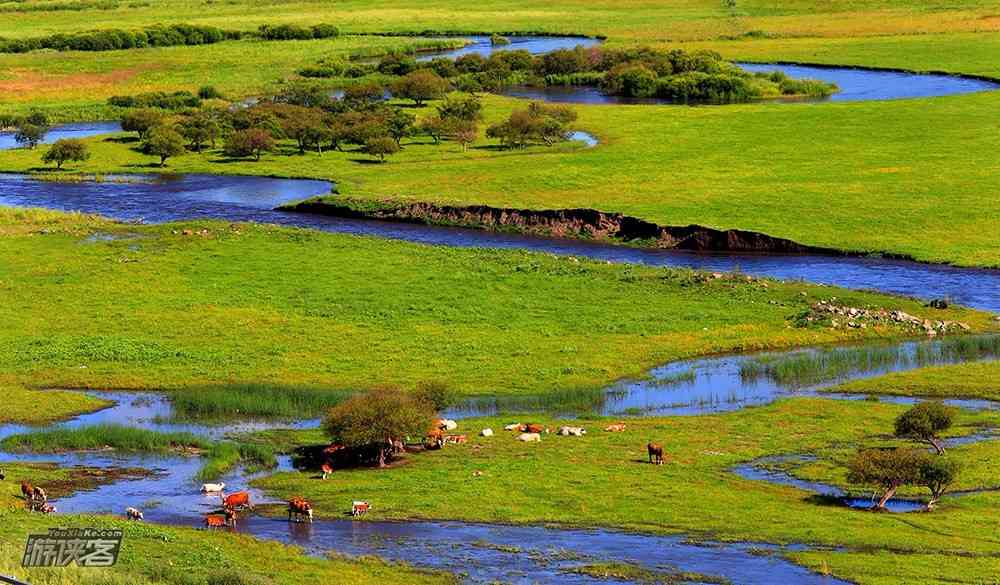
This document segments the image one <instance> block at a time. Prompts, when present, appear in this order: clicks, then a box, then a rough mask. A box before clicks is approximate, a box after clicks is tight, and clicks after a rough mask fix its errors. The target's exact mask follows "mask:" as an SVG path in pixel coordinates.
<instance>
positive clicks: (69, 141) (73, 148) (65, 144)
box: [42, 138, 90, 169]
mask: <svg viewBox="0 0 1000 585" xmlns="http://www.w3.org/2000/svg"><path fill="white" fill-rule="evenodd" d="M88 158H90V150H89V149H88V148H87V143H85V142H84V141H82V140H77V139H74V138H63V139H60V140H56V142H55V144H53V145H52V147H51V148H49V150H48V151H46V153H45V154H44V155H42V162H44V163H46V164H51V163H56V168H59V169H61V168H62V166H63V164H64V163H66V162H67V161H80V162H82V161H85V160H87V159H88Z"/></svg>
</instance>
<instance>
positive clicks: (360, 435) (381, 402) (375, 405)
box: [323, 139, 433, 467]
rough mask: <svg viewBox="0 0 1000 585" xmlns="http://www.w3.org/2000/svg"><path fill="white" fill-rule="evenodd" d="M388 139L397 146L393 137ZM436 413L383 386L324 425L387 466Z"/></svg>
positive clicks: (336, 412)
mask: <svg viewBox="0 0 1000 585" xmlns="http://www.w3.org/2000/svg"><path fill="white" fill-rule="evenodd" d="M388 143H389V144H392V145H393V146H395V142H393V141H392V140H391V139H389V140H388ZM432 416H433V412H432V407H431V406H430V405H428V404H427V403H425V402H423V401H421V400H418V399H417V398H415V397H413V396H411V395H409V394H407V393H406V392H403V391H401V390H398V389H395V388H379V389H376V390H372V391H371V392H368V393H367V394H364V395H357V396H354V397H352V398H349V399H347V400H345V401H344V402H342V403H340V404H339V405H337V406H335V407H334V408H332V409H331V410H330V412H329V413H328V414H327V416H326V419H325V420H324V422H323V428H324V430H326V432H327V434H328V435H329V436H330V438H331V439H332V440H333V441H334V442H338V443H341V444H343V445H344V446H346V447H348V448H354V449H360V448H374V449H376V450H377V461H378V465H379V467H384V466H385V464H386V462H387V461H389V460H390V459H391V458H392V456H393V453H394V452H395V444H396V443H397V442H399V441H403V440H404V439H405V438H406V437H420V436H423V433H424V432H425V431H426V430H427V424H428V421H429V420H430V419H431V417H432Z"/></svg>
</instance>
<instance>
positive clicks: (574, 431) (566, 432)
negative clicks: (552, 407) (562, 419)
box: [559, 427, 587, 437]
mask: <svg viewBox="0 0 1000 585" xmlns="http://www.w3.org/2000/svg"><path fill="white" fill-rule="evenodd" d="M559 434H560V435H562V436H564V437H570V436H572V437H582V436H584V435H586V434H587V429H585V428H583V427H559Z"/></svg>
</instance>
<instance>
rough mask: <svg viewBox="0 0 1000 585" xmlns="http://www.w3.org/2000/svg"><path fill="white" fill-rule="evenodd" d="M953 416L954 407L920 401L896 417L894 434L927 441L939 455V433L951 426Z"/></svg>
mask: <svg viewBox="0 0 1000 585" xmlns="http://www.w3.org/2000/svg"><path fill="white" fill-rule="evenodd" d="M954 418H955V411H954V409H952V408H949V407H948V406H945V405H944V404H943V403H941V402H938V401H928V402H921V403H920V404H917V405H916V406H914V407H913V408H911V409H909V410H907V411H906V412H904V413H903V414H901V415H899V416H898V417H897V418H896V423H895V432H896V436H897V437H902V438H907V439H913V440H915V441H920V442H922V443H927V444H928V445H930V446H932V447H934V450H935V451H937V453H938V454H939V455H940V454H942V453H944V445H943V444H942V443H941V439H940V438H939V435H940V434H941V432H942V431H946V430H948V429H950V428H951V425H952V424H953V422H954Z"/></svg>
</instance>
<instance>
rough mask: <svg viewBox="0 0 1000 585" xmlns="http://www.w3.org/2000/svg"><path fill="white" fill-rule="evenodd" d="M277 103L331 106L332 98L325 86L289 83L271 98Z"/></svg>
mask: <svg viewBox="0 0 1000 585" xmlns="http://www.w3.org/2000/svg"><path fill="white" fill-rule="evenodd" d="M271 101H273V102H275V103H278V104H291V105H293V106H302V107H304V108H324V109H326V108H331V107H332V106H333V98H332V97H330V92H329V90H328V89H327V88H325V87H323V86H322V85H320V84H317V83H309V82H299V83H289V84H287V85H285V86H284V87H282V88H281V91H280V92H278V93H277V94H275V95H274V97H272V98H271Z"/></svg>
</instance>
